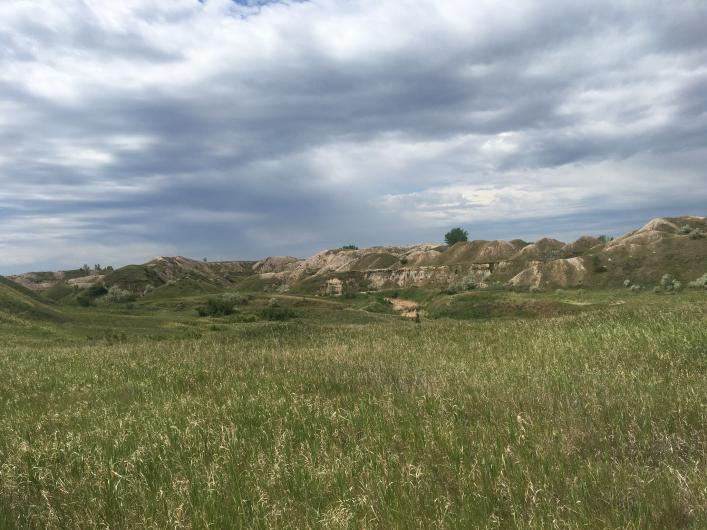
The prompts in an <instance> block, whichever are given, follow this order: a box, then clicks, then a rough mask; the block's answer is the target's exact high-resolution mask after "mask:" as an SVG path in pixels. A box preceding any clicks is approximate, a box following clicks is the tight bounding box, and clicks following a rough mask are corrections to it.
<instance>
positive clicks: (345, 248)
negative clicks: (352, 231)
mask: <svg viewBox="0 0 707 530" xmlns="http://www.w3.org/2000/svg"><path fill="white" fill-rule="evenodd" d="M341 250H358V247H357V246H356V245H344V246H343V247H341Z"/></svg>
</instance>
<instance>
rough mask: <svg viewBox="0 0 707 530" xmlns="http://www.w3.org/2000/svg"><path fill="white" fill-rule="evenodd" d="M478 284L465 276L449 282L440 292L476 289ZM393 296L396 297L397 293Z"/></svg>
mask: <svg viewBox="0 0 707 530" xmlns="http://www.w3.org/2000/svg"><path fill="white" fill-rule="evenodd" d="M478 286H479V284H477V283H476V280H474V279H473V278H472V277H470V276H467V277H466V278H463V279H462V280H460V281H458V282H456V283H452V284H450V285H449V286H448V287H447V288H446V289H444V290H443V291H442V292H443V293H444V294H457V293H463V292H465V291H471V290H473V289H476V288H477V287H478ZM393 298H397V294H396V296H394V297H393Z"/></svg>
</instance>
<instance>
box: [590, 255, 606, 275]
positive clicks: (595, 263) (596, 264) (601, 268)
mask: <svg viewBox="0 0 707 530" xmlns="http://www.w3.org/2000/svg"><path fill="white" fill-rule="evenodd" d="M592 269H593V270H594V272H606V271H607V269H606V265H602V264H601V260H600V259H599V256H597V255H596V254H595V255H593V256H592Z"/></svg>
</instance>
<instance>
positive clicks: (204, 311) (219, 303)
mask: <svg viewBox="0 0 707 530" xmlns="http://www.w3.org/2000/svg"><path fill="white" fill-rule="evenodd" d="M233 306H234V304H233V302H232V301H230V300H225V299H224V297H220V298H216V297H214V298H209V299H208V300H207V301H206V305H205V306H204V307H197V308H196V312H197V313H198V314H199V316H200V317H222V316H226V315H231V314H233Z"/></svg>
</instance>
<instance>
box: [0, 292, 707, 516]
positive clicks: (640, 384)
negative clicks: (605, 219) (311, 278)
mask: <svg viewBox="0 0 707 530" xmlns="http://www.w3.org/2000/svg"><path fill="white" fill-rule="evenodd" d="M398 294H400V295H401V296H402V294H406V295H407V296H409V298H410V299H412V300H415V301H416V302H418V303H420V304H422V305H423V306H424V307H425V309H426V311H427V313H428V314H429V315H430V316H435V317H438V318H423V319H422V322H421V323H415V322H413V321H409V320H405V319H402V318H400V317H398V316H397V315H395V314H393V312H392V310H389V309H386V306H385V305H381V306H380V308H378V309H376V308H377V306H375V307H374V306H372V305H371V304H374V305H375V304H377V303H378V302H377V301H376V300H373V299H372V298H371V297H366V296H363V295H361V296H360V297H358V298H354V299H352V300H348V301H346V300H330V299H321V300H314V299H308V298H303V297H298V296H296V295H291V296H290V295H282V296H281V297H279V300H280V304H286V305H289V306H291V307H293V308H294V309H295V311H299V313H298V314H297V317H296V318H295V319H293V320H290V321H286V322H269V321H258V322H251V323H242V322H239V321H238V318H241V317H238V318H235V317H233V316H232V317H223V318H205V319H198V318H196V317H195V316H194V312H193V311H191V312H189V311H186V310H185V311H181V309H180V310H179V311H178V310H176V309H175V307H174V306H170V305H169V304H167V303H165V305H160V302H159V301H156V302H154V303H153V304H152V305H149V306H148V305H144V306H137V307H135V308H132V309H128V308H125V309H109V308H105V309H104V308H72V309H71V310H70V311H69V310H67V311H68V313H67V314H68V315H69V317H67V318H68V319H69V320H67V321H66V322H63V323H41V324H40V323H25V324H19V323H18V322H14V323H13V322H10V323H7V322H6V323H3V322H0V334H1V335H2V340H3V342H2V346H0V374H2V376H1V378H0V529H10V528H87V529H88V528H114V529H115V528H167V527H169V528H207V527H211V528H307V527H323V528H431V527H440V528H705V527H707V508H706V507H707V473H706V472H705V470H706V469H707V429H706V428H705V426H706V425H707V377H706V376H707V326H705V324H706V323H707V318H706V316H707V303H706V300H705V296H704V293H702V292H698V293H684V294H680V295H675V296H668V295H664V296H657V295H652V293H651V294H648V293H645V294H640V295H637V296H636V297H635V298H630V295H629V294H626V293H624V292H623V291H617V292H611V293H609V292H605V293H552V294H541V295H530V294H527V293H526V294H518V295H516V294H514V293H504V294H498V295H494V294H492V293H491V294H485V293H471V294H464V295H459V296H456V297H447V298H444V299H435V298H428V297H427V296H428V295H427V294H425V293H398ZM381 296H382V295H381ZM386 296H391V294H390V293H388V294H387V295H386ZM473 297H476V298H473ZM501 302H502V303H501ZM179 303H180V304H181V305H179V308H183V307H185V306H186V308H187V310H189V309H190V303H191V302H190V300H188V299H185V300H182V301H180V302H179ZM257 303H258V300H255V301H253V302H251V304H256V306H257ZM538 304H539V305H538ZM558 304H559V305H558ZM587 308H594V309H599V310H593V311H592V310H588V309H587ZM371 310H376V311H371ZM180 311H181V312H180ZM464 316H466V317H468V318H467V319H461V318H462V317H464ZM442 317H445V318H442ZM518 317H523V318H518ZM241 319H242V318H241Z"/></svg>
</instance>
